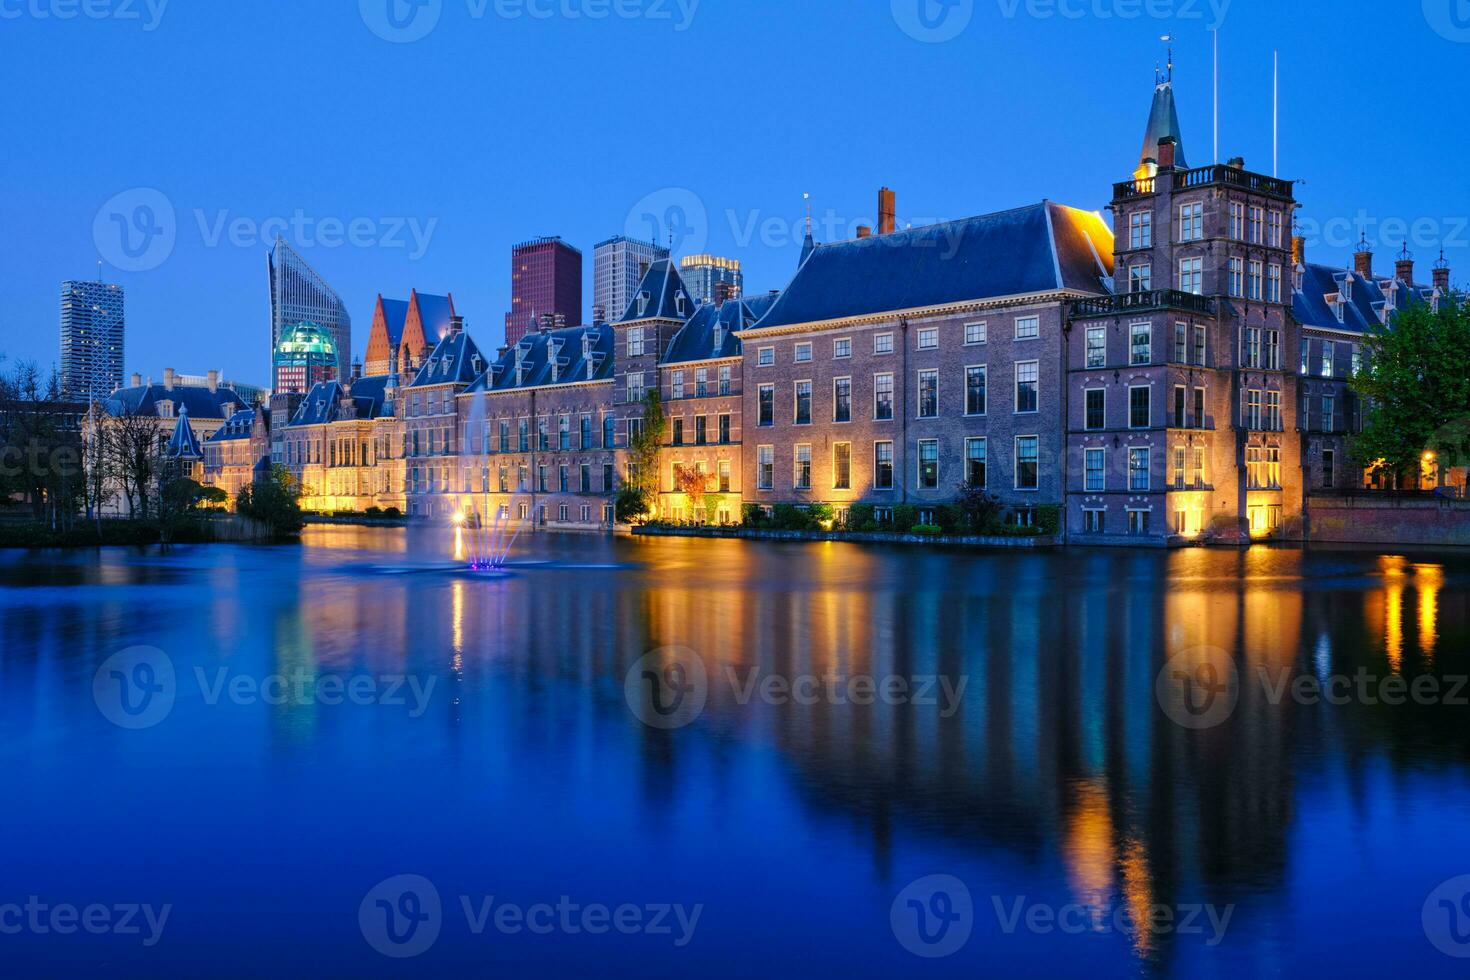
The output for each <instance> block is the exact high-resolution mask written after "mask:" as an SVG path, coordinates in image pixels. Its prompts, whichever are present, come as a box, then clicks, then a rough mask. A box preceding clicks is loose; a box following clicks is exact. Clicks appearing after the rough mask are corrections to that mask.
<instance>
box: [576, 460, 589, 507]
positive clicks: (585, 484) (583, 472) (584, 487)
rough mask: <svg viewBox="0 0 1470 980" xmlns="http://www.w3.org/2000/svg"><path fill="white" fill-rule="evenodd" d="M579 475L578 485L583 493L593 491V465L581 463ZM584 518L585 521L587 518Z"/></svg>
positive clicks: (578, 470) (578, 469)
mask: <svg viewBox="0 0 1470 980" xmlns="http://www.w3.org/2000/svg"><path fill="white" fill-rule="evenodd" d="M577 477H578V480H577V485H578V488H579V489H580V490H581V492H582V493H591V492H592V467H591V466H590V465H588V464H587V463H583V464H581V465H580V466H579V467H578V468H577ZM582 519H583V520H584V521H585V520H586V518H585V517H584V518H582Z"/></svg>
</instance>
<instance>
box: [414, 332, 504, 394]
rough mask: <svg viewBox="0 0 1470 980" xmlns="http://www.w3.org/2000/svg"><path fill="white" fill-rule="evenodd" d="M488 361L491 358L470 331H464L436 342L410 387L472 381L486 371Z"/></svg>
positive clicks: (462, 383) (468, 382) (463, 383)
mask: <svg viewBox="0 0 1470 980" xmlns="http://www.w3.org/2000/svg"><path fill="white" fill-rule="evenodd" d="M487 363H488V360H487V359H486V357H485V356H484V355H483V354H481V353H480V348H479V346H478V345H476V344H475V342H474V341H473V340H471V339H470V335H469V334H467V333H465V332H464V331H463V330H461V331H460V332H459V333H457V334H451V335H449V336H447V337H445V338H444V339H443V340H441V341H439V343H437V344H435V345H434V349H433V350H432V351H431V352H430V353H429V356H428V357H427V358H425V359H424V363H423V365H422V366H421V367H420V368H419V371H418V374H416V375H415V376H414V379H413V381H411V382H409V385H408V387H410V388H422V387H424V386H426V385H444V384H461V385H467V384H471V383H472V382H473V381H474V380H475V379H476V378H478V377H479V376H480V374H481V372H483V371H484V370H485V366H486V364H487Z"/></svg>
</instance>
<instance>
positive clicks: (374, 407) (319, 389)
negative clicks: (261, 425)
mask: <svg viewBox="0 0 1470 980" xmlns="http://www.w3.org/2000/svg"><path fill="white" fill-rule="evenodd" d="M387 385H388V377H387V375H382V374H379V375H374V376H372V377H367V378H358V379H357V380H356V381H353V382H352V383H351V384H349V385H344V384H343V383H342V382H340V381H318V382H317V383H316V384H314V385H312V386H311V390H310V391H308V392H307V393H306V397H305V398H303V399H301V404H300V406H298V407H297V409H296V414H295V415H293V416H291V421H290V423H288V424H290V425H321V424H322V423H324V422H335V421H337V419H338V414H337V409H338V406H339V405H340V404H341V402H342V398H343V395H344V394H345V395H346V397H348V398H350V399H352V403H353V414H354V417H355V418H359V419H375V418H380V417H381V416H383V415H384V414H385V406H384V397H383V396H384V392H385V391H386V389H387Z"/></svg>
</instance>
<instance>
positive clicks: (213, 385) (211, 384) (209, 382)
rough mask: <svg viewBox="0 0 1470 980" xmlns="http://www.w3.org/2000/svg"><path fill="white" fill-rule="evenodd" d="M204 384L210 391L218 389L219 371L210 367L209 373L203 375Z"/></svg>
mask: <svg viewBox="0 0 1470 980" xmlns="http://www.w3.org/2000/svg"><path fill="white" fill-rule="evenodd" d="M204 384H205V385H206V386H207V387H208V388H209V390H210V391H219V371H218V370H216V369H215V368H210V369H209V373H208V374H207V375H205V381H204Z"/></svg>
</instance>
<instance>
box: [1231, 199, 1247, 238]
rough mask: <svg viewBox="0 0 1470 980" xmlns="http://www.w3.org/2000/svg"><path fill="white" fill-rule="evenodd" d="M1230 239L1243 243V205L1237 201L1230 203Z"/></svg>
mask: <svg viewBox="0 0 1470 980" xmlns="http://www.w3.org/2000/svg"><path fill="white" fill-rule="evenodd" d="M1230 237H1231V238H1233V239H1235V240H1236V241H1237V242H1243V241H1245V205H1244V204H1241V203H1240V202H1238V201H1231V202H1230Z"/></svg>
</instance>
